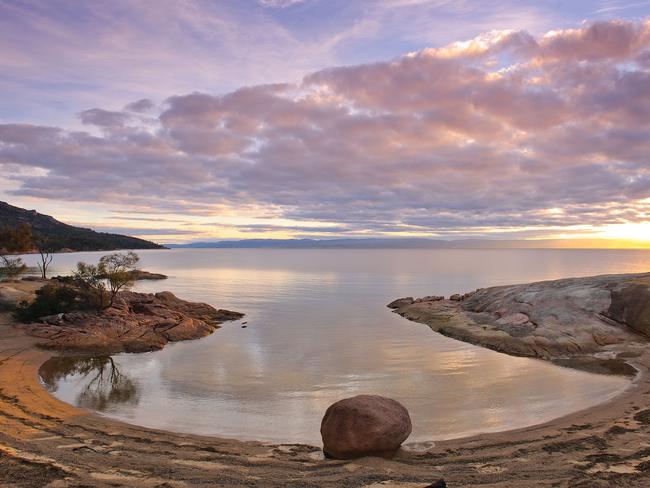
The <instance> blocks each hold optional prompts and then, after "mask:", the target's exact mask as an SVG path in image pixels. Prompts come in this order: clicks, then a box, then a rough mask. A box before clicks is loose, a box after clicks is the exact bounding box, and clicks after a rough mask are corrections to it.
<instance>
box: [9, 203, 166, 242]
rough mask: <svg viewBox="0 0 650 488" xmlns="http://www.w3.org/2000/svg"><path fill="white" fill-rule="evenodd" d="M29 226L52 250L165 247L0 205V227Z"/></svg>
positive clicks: (33, 233)
mask: <svg viewBox="0 0 650 488" xmlns="http://www.w3.org/2000/svg"><path fill="white" fill-rule="evenodd" d="M20 224H29V225H30V226H31V228H32V235H33V236H34V239H35V240H37V239H46V240H47V242H48V246H49V247H51V248H52V250H53V251H64V250H69V251H113V250H117V249H162V248H163V247H164V246H161V245H159V244H155V243H153V242H150V241H145V240H144V239H138V238H136V237H129V236H123V235H120V234H108V233H105V232H95V231H94V230H91V229H85V228H83V227H74V226H72V225H68V224H64V223H63V222H59V221H58V220H56V219H55V218H53V217H50V216H49V215H43V214H40V213H38V212H37V211H36V210H25V209H24V208H19V207H14V206H13V205H9V204H8V203H5V202H0V228H1V227H9V228H12V227H16V226H18V225H20Z"/></svg>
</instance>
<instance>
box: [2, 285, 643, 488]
mask: <svg viewBox="0 0 650 488" xmlns="http://www.w3.org/2000/svg"><path fill="white" fill-rule="evenodd" d="M24 286H26V287H29V286H33V287H36V286H38V285H36V284H27V283H26V284H25V285H24ZM217 333H218V332H217ZM36 342H37V339H35V338H33V337H29V336H27V335H25V334H24V333H23V332H22V331H21V330H19V329H16V328H14V327H13V320H12V318H11V316H10V314H8V313H2V314H0V486H30V487H31V486H51V487H66V486H70V487H81V486H143V487H173V486H193V485H199V486H224V487H230V486H264V487H274V486H277V487H316V486H331V487H362V486H363V487H373V488H380V487H391V486H394V487H404V488H407V487H408V488H410V487H422V488H424V487H426V486H428V485H429V484H430V483H432V482H433V481H435V480H437V479H440V478H444V479H445V481H446V482H447V486H450V487H460V486H485V487H490V486H494V487H497V486H498V487H526V486H535V487H539V486H571V487H600V486H617V487H626V486H635V487H636V486H639V487H641V486H650V374H649V368H650V350H648V348H646V349H645V350H643V351H642V353H641V355H639V356H638V357H635V358H633V359H630V360H629V363H630V364H631V365H633V366H634V367H635V368H637V369H638V371H639V373H638V375H637V376H636V377H635V379H634V381H633V382H632V384H631V386H630V387H629V388H628V389H626V390H625V391H624V392H623V393H622V394H621V395H619V396H618V397H616V398H614V399H613V400H611V401H609V402H607V403H604V404H601V405H599V406H597V407H594V408H591V409H587V410H583V411H581V412H577V413H573V414H571V415H568V416H565V417H562V418H560V419H556V420H553V421H551V422H548V423H546V424H542V425H538V426H534V427H529V428H525V429H519V430H515V431H509V432H502V433H496V434H486V435H480V436H475V437H471V438H465V439H459V440H453V441H445V442H439V443H435V445H434V446H433V447H431V448H430V449H429V450H428V451H426V452H417V453H416V452H407V451H401V452H399V453H398V455H397V456H396V457H395V458H394V459H392V460H386V459H380V458H362V459H357V460H353V461H335V460H325V459H323V458H322V455H321V451H320V448H319V447H314V446H306V445H269V444H262V443H257V442H240V441H235V440H226V439H219V438H214V437H201V436H196V435H182V434H175V433H169V432H164V431H157V430H152V429H147V428H142V427H137V426H132V425H127V424H124V423H120V422H117V421H113V420H108V419H106V418H103V417H101V416H98V415H96V414H93V413H91V412H89V411H85V410H81V409H78V408H75V407H72V406H70V405H68V404H65V403H63V402H60V401H59V400H57V399H55V398H54V397H52V396H51V395H50V394H49V393H48V392H47V391H46V390H45V388H44V387H43V386H42V385H41V384H40V382H39V379H38V369H39V367H40V366H41V365H42V364H43V363H44V362H45V361H46V360H47V359H49V358H50V357H51V356H52V355H54V354H55V353H53V352H51V351H45V350H42V349H38V348H37V347H36V346H35V343H36ZM435 414H436V413H435V412H431V415H435Z"/></svg>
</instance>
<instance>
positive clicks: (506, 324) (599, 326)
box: [389, 273, 650, 364]
mask: <svg viewBox="0 0 650 488" xmlns="http://www.w3.org/2000/svg"><path fill="white" fill-rule="evenodd" d="M393 304H395V302H393V303H392V304H390V305H389V306H391V307H392V305H393ZM395 312H397V313H399V314H400V315H402V316H404V317H406V318H408V319H410V320H413V321H416V322H421V323H425V324H427V325H429V326H430V327H431V328H432V329H433V330H435V331H437V332H440V333H442V334H444V335H447V336H450V337H453V338H456V339H460V340H463V341H466V342H471V343H473V344H479V345H482V346H485V347H488V348H491V349H494V350H497V351H502V352H506V353H509V354H513V355H519V356H532V357H539V358H543V359H560V358H563V359H566V358H584V357H587V356H589V357H594V356H595V355H598V354H599V355H601V356H602V355H603V354H605V355H607V354H609V357H610V359H611V358H612V357H615V356H616V355H617V354H619V353H621V354H630V353H631V354H634V353H635V351H637V350H638V349H639V348H640V347H643V346H644V345H645V344H647V342H648V340H649V339H650V273H644V274H630V275H604V276H593V277H587V278H570V279H563V280H555V281H544V282H538V283H530V284H524V285H512V286H499V287H492V288H484V289H480V290H476V291H475V292H472V293H468V294H465V295H456V296H452V297H450V299H449V300H440V301H420V302H418V301H417V300H414V301H413V302H412V303H405V302H404V303H402V304H400V305H399V306H398V307H396V310H395ZM583 362H584V361H582V360H581V361H577V362H576V364H578V363H583Z"/></svg>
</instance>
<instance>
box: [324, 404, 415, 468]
mask: <svg viewBox="0 0 650 488" xmlns="http://www.w3.org/2000/svg"><path fill="white" fill-rule="evenodd" d="M411 429H412V426H411V418H410V416H409V413H408V410H406V408H405V407H404V406H403V405H402V404H401V403H399V402H398V401H396V400H393V399H391V398H386V397H382V396H378V395H358V396H355V397H351V398H345V399H343V400H340V401H338V402H336V403H334V404H332V405H331V406H330V407H329V408H328V409H327V411H326V412H325V416H324V417H323V421H322V423H321V429H320V432H321V436H322V438H323V452H324V453H325V455H326V456H328V457H332V458H337V459H351V458H356V457H362V456H372V455H375V456H388V455H391V454H393V453H394V452H395V451H397V449H398V448H399V447H400V446H401V445H402V443H403V442H404V441H405V440H406V439H407V438H408V436H409V435H410V434H411Z"/></svg>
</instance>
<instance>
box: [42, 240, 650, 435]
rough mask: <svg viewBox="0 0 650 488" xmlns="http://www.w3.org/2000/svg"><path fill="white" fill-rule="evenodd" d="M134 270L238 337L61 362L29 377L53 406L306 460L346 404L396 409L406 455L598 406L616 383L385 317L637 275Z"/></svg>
mask: <svg viewBox="0 0 650 488" xmlns="http://www.w3.org/2000/svg"><path fill="white" fill-rule="evenodd" d="M141 257H142V261H143V267H144V268H146V269H148V270H150V271H153V272H162V273H165V274H167V275H169V277H170V278H169V279H168V280H166V281H165V282H163V283H160V282H141V283H138V284H137V286H136V289H137V290H138V291H145V292H154V291H159V290H160V288H161V286H164V288H165V289H167V290H170V291H172V292H174V293H176V294H177V295H178V296H180V297H182V298H185V299H188V300H196V301H202V302H207V303H211V304H212V305H215V306H218V307H223V308H228V309H232V310H238V311H242V312H245V313H246V318H245V320H246V321H247V322H248V324H247V325H248V326H247V328H245V329H243V328H241V327H240V324H237V323H226V324H224V325H223V327H222V328H221V329H219V330H218V331H216V332H215V333H214V334H213V335H211V336H209V337H206V338H203V339H201V340H198V341H189V342H183V343H176V344H170V345H168V346H167V347H166V348H165V349H164V350H162V351H157V352H152V353H144V354H124V355H117V356H114V357H113V358H112V362H111V361H110V360H108V359H107V358H95V359H89V358H84V362H81V363H79V364H74V363H73V362H72V361H71V360H70V359H69V358H64V359H61V360H60V361H61V362H62V364H63V365H58V366H57V367H56V368H55V369H56V370H57V371H58V373H55V372H48V371H47V368H44V369H45V370H46V371H45V372H44V380H45V381H47V382H48V383H49V384H50V385H52V388H53V389H52V391H53V393H54V395H56V396H57V397H58V398H60V399H62V400H64V401H67V402H69V403H73V404H76V405H82V406H87V407H90V408H95V409H97V410H101V411H102V412H103V413H104V414H105V415H107V416H110V417H113V418H117V419H120V420H124V421H127V422H131V423H134V424H138V425H144V426H147V427H153V428H162V429H167V430H175V431H181V432H190V433H198V434H205V435H218V436H224V437H236V438H241V439H260V440H270V441H277V442H306V443H310V444H318V443H319V442H320V436H319V427H320V421H321V418H322V416H323V413H324V411H325V409H326V408H327V407H328V406H329V405H330V404H331V403H332V402H334V401H336V400H339V399H340V398H341V397H345V396H351V395H355V394H358V393H375V394H380V395H386V396H391V397H393V398H396V399H397V400H399V401H401V402H402V403H403V404H404V405H405V406H406V407H407V408H408V409H409V411H410V413H411V418H412V420H413V434H412V435H411V437H410V439H409V440H410V441H411V442H418V441H427V440H431V439H449V438H453V437H458V436H462V435H469V434H475V433H479V432H488V431H496V430H505V429H512V428H518V427H524V426H528V425H531V424H535V423H539V422H543V421H546V420H550V419H552V418H554V417H558V416H561V415H564V414H566V413H568V412H571V411H575V410H579V409H582V408H586V407H588V406H590V405H594V404H596V403H599V402H602V401H604V400H606V399H607V398H610V397H611V396H613V395H615V394H617V393H618V392H619V391H621V389H622V388H625V387H626V385H627V384H628V381H627V380H625V379H623V378H615V377H601V376H597V375H590V374H588V373H583V372H578V371H573V370H568V369H563V368H559V367H556V366H554V365H551V364H549V363H545V362H541V361H535V360H531V359H525V358H514V357H509V356H505V355H503V354H499V353H496V352H494V351H489V350H487V349H482V348H479V347H475V346H471V345H469V344H466V343H462V342H458V341H454V340H451V339H448V338H446V337H443V336H440V335H438V334H434V333H433V332H431V330H430V329H428V328H427V327H426V326H423V325H419V324H415V323H412V322H408V321H406V320H405V319H403V318H401V317H399V316H397V315H395V314H393V313H391V312H390V311H389V310H388V309H387V308H386V306H385V305H386V304H387V303H388V302H390V301H392V300H393V299H395V298H396V297H399V296H405V295H413V296H422V295H431V294H435V295H441V294H444V295H449V294H451V293H454V292H458V291H465V290H471V289H474V288H477V287H482V286H490V285H497V284H507V283H517V282H528V281H535V280H541V279H553V278H560V277H566V276H580V275H588V274H604V273H624V272H635V271H642V270H646V269H648V267H649V266H650V252H647V251H646V252H643V251H639V252H636V251H635V252H625V251H620V252H619V251H616V252H605V251H602V252H592V251H585V252H578V251H537V250H535V251H518V250H512V251H511V250H508V251H505V250H496V251H481V250H431V251H429V250H414V251H409V250H370V251H365V250H345V249H342V250H298V251H295V250H242V249H239V250H238V249H234V250H181V251H151V252H149V251H147V252H142V253H141ZM80 259H83V260H86V261H90V260H93V259H92V257H91V256H79V255H74V254H69V255H61V256H60V257H59V258H58V261H57V265H58V266H60V267H61V268H62V269H61V270H60V271H61V272H65V271H66V269H64V268H65V266H73V265H74V263H75V262H76V261H78V260H80ZM66 361H67V362H68V363H66ZM92 361H97V362H96V363H95V364H94V366H93V362H92ZM65 364H67V365H65ZM102 368H103V373H102V372H101V370H102ZM116 368H117V369H118V370H117V371H116ZM48 374H49V376H48ZM125 375H126V376H128V378H127V377H125ZM48 378H49V380H48ZM113 383H114V384H115V385H116V386H117V388H113V387H110V385H111V384H113ZM100 385H104V386H103V387H100Z"/></svg>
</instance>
